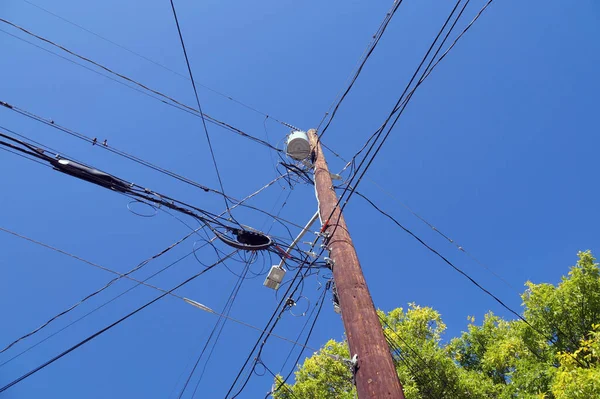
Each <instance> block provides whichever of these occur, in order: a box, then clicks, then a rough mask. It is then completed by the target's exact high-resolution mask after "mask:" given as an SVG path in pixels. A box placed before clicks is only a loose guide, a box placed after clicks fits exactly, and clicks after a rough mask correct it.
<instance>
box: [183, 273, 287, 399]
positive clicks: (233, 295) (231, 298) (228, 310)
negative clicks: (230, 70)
mask: <svg viewBox="0 0 600 399" xmlns="http://www.w3.org/2000/svg"><path fill="white" fill-rule="evenodd" d="M249 270H250V263H248V264H247V266H246V267H245V268H244V273H243V274H242V276H241V278H240V279H239V280H238V282H237V284H236V286H235V287H234V289H233V291H232V293H231V295H230V296H229V298H228V303H226V304H225V306H224V307H223V311H222V312H221V313H223V314H226V315H229V314H230V313H231V309H232V308H233V303H234V301H235V299H236V298H237V295H238V293H239V291H240V288H241V287H242V283H243V282H244V279H245V276H246V274H247V273H248V271H249ZM220 321H221V319H219V320H217V322H216V323H215V326H214V329H213V331H212V332H211V334H210V336H209V337H208V340H207V341H206V345H205V346H204V348H202V352H201V353H200V356H199V357H198V361H197V362H196V365H195V366H194V370H195V368H196V367H197V365H198V363H199V361H200V359H202V355H203V354H204V351H205V350H206V347H207V346H208V344H209V342H210V339H211V337H212V335H213V334H214V332H215V330H216V329H217V328H219V327H218V326H219V323H220ZM226 322H227V320H226V319H223V322H222V323H221V326H220V328H219V332H218V333H217V336H216V338H215V340H214V343H213V345H212V347H211V349H210V352H209V353H208V357H207V359H206V361H205V362H204V366H203V367H202V371H201V372H200V376H199V377H198V381H197V382H196V385H195V386H194V391H193V392H192V396H191V397H192V398H194V397H195V396H196V391H197V390H198V387H199V386H200V383H201V382H202V377H204V372H205V371H206V367H207V366H208V362H209V361H210V359H211V357H212V354H213V352H214V350H215V348H216V346H217V342H218V341H219V338H220V337H221V333H222V332H223V330H224V328H225V323H226ZM296 341H298V340H296ZM194 370H192V372H191V373H190V377H189V378H191V377H192V375H193V373H194ZM188 382H189V379H188ZM186 385H187V382H186ZM184 390H185V387H184V388H183V390H182V391H181V394H180V395H179V398H180V399H181V396H182V395H183V391H184Z"/></svg>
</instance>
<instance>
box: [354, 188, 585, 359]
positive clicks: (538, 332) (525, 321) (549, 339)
mask: <svg viewBox="0 0 600 399" xmlns="http://www.w3.org/2000/svg"><path fill="white" fill-rule="evenodd" d="M355 193H356V194H357V195H358V196H359V197H361V198H363V199H364V200H365V201H367V202H368V203H369V204H370V205H371V206H372V207H373V208H374V209H375V210H377V211H378V212H379V213H381V214H382V215H384V216H385V217H387V218H388V219H390V220H391V221H392V222H393V223H394V224H395V225H397V226H398V227H400V228H401V229H402V230H404V231H405V232H406V233H408V234H409V235H410V236H412V237H413V238H414V239H415V240H417V241H418V242H419V243H420V244H421V245H423V246H424V247H425V248H427V249H428V250H429V251H430V252H432V253H433V254H435V255H436V256H437V257H439V258H440V259H442V260H443V261H444V262H445V263H446V264H448V265H449V266H450V267H452V268H453V269H454V270H455V271H456V272H458V273H459V274H461V275H462V276H463V277H465V278H466V279H467V280H469V282H470V283H472V284H473V285H475V286H476V287H477V288H478V289H479V290H480V291H482V292H483V293H485V294H486V295H487V296H489V297H490V298H492V299H493V300H494V301H496V302H497V303H498V304H499V305H500V306H502V307H503V308H504V309H505V310H507V311H508V312H510V313H511V314H513V315H514V316H515V317H517V319H519V320H520V321H522V322H523V323H525V324H526V325H527V326H528V327H529V328H531V329H532V330H533V331H535V332H536V333H537V334H538V335H540V336H541V337H543V338H544V339H546V340H548V341H549V342H555V338H554V337H552V336H549V335H548V334H546V333H544V332H543V331H540V330H539V329H538V328H536V327H535V326H533V325H532V324H531V323H530V322H529V320H527V319H526V318H525V317H523V316H522V315H521V314H519V313H518V312H517V311H516V310H514V309H512V308H511V307H510V306H508V305H507V304H506V303H504V301H502V300H501V299H500V298H498V297H497V296H496V295H494V294H493V293H492V292H491V291H489V290H488V289H487V288H485V287H483V286H482V285H481V284H479V283H478V282H477V281H476V280H475V279H474V278H473V277H471V276H470V275H469V274H468V273H466V272H465V271H464V270H462V269H460V268H459V267H458V266H456V265H455V264H454V263H452V262H451V261H450V260H448V259H447V258H446V257H445V256H443V255H442V254H440V253H439V252H438V251H437V250H435V249H434V248H432V247H431V246H430V245H429V244H427V243H426V242H425V241H423V240H422V239H421V238H420V237H419V236H417V235H416V234H415V233H413V232H412V231H411V230H409V229H407V228H406V227H405V226H403V225H402V224H401V223H400V222H398V220H396V219H395V218H394V217H393V216H391V215H390V214H389V213H387V212H385V211H383V210H382V209H381V208H379V207H378V206H377V205H375V203H374V202H373V201H371V200H370V199H369V198H367V197H366V196H364V195H363V194H361V193H359V192H358V191H355ZM552 327H554V328H556V329H558V332H559V334H561V335H563V336H566V334H564V333H563V332H562V331H560V329H559V328H558V326H552ZM567 353H568V352H567ZM534 354H535V353H534ZM573 358H574V359H575V360H577V358H576V357H573ZM580 364H581V363H580Z"/></svg>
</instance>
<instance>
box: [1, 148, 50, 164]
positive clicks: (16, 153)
mask: <svg viewBox="0 0 600 399" xmlns="http://www.w3.org/2000/svg"><path fill="white" fill-rule="evenodd" d="M0 150H3V151H6V152H10V153H11V154H14V155H17V156H20V157H21V158H25V159H27V160H28V161H33V162H35V163H39V164H40V165H42V166H46V167H48V168H51V169H52V166H50V165H48V164H47V163H44V162H42V161H39V160H37V159H34V158H29V157H28V156H27V155H23V154H19V153H18V152H16V151H13V150H9V149H8V148H4V147H0Z"/></svg>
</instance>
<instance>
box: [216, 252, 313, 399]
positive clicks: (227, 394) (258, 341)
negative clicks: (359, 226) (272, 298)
mask: <svg viewBox="0 0 600 399" xmlns="http://www.w3.org/2000/svg"><path fill="white" fill-rule="evenodd" d="M323 250H324V249H323ZM308 270H310V265H309V266H308V267H307V271H308ZM301 272H302V266H300V267H298V270H297V272H296V274H295V275H294V277H293V279H292V284H293V282H294V281H296V280H297V279H298V277H299V276H300V274H301ZM292 284H290V286H289V287H288V289H287V290H286V292H285V293H284V294H283V296H282V298H281V300H280V301H279V303H278V304H277V307H276V308H275V311H274V312H273V314H272V315H271V317H270V318H269V320H268V321H267V324H266V327H265V329H264V330H265V331H266V330H267V329H268V328H269V326H270V325H271V323H272V322H273V320H275V317H277V320H279V318H280V317H281V314H282V313H283V311H284V310H285V309H286V306H283V307H281V306H282V305H284V303H285V301H287V298H289V296H288V295H289V293H290V291H292V288H293V287H292ZM296 289H297V286H296V288H295V289H294V291H293V292H292V295H293V293H294V292H295V290H296ZM280 307H281V310H279V309H280ZM277 320H276V321H275V323H273V325H272V326H271V328H270V330H269V332H272V331H273V329H274V328H275V325H276V324H277ZM263 336H264V334H261V335H260V336H259V337H258V339H257V340H256V343H255V344H254V346H253V347H252V349H251V350H250V352H249V354H248V356H247V357H246V360H245V361H244V364H243V365H242V367H241V368H240V371H239V372H238V374H237V376H236V377H235V379H234V381H233V383H232V384H231V386H230V387H229V390H228V391H227V393H226V394H225V399H227V397H228V396H229V394H230V393H231V391H232V390H233V389H234V387H235V385H236V383H237V381H238V380H239V378H240V376H241V375H242V373H243V371H244V369H245V368H246V365H247V364H248V362H249V361H250V359H251V358H252V354H253V353H254V351H255V350H256V348H257V347H258V346H259V344H260V341H261V340H262V339H263ZM267 338H268V336H267ZM267 338H265V340H264V342H263V345H262V346H264V344H265V343H266V341H267ZM262 346H261V348H262ZM259 354H260V350H259ZM248 380H249V378H248V379H247V380H246V381H245V383H244V384H243V386H242V388H241V389H240V390H239V391H238V393H237V394H236V395H234V398H235V396H237V395H238V394H239V393H240V392H241V391H242V390H243V389H244V387H245V385H246V384H247V383H248ZM232 399H233V398H232Z"/></svg>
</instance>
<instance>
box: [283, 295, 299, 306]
mask: <svg viewBox="0 0 600 399" xmlns="http://www.w3.org/2000/svg"><path fill="white" fill-rule="evenodd" d="M292 306H296V301H294V299H293V298H292V297H289V298H288V299H287V300H286V301H285V307H286V308H287V307H290V308H291V307H292Z"/></svg>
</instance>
